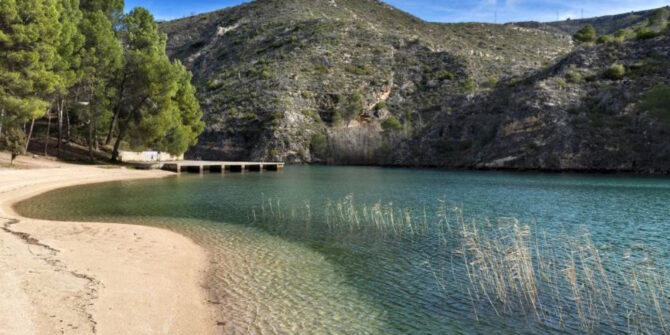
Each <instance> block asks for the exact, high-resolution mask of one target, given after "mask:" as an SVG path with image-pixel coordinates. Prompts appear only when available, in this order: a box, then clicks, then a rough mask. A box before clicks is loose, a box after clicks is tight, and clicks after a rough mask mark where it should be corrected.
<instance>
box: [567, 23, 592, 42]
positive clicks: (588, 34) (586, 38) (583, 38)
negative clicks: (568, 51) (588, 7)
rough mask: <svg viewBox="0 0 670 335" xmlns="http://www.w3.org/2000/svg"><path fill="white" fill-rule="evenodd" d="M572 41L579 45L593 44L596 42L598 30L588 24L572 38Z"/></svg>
mask: <svg viewBox="0 0 670 335" xmlns="http://www.w3.org/2000/svg"><path fill="white" fill-rule="evenodd" d="M572 39H573V40H575V42H578V43H593V42H595V40H596V28H593V26H592V25H590V24H587V25H585V26H584V27H583V28H582V29H580V30H579V31H577V33H575V34H574V35H573V36H572Z"/></svg>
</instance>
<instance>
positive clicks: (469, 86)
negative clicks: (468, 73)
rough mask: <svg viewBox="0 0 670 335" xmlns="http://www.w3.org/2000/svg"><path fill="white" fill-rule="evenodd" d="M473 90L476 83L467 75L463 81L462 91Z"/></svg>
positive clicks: (471, 91)
mask: <svg viewBox="0 0 670 335" xmlns="http://www.w3.org/2000/svg"><path fill="white" fill-rule="evenodd" d="M475 90H477V83H475V80H474V79H472V77H468V79H466V80H465V82H464V83H463V91H465V93H474V92H475Z"/></svg>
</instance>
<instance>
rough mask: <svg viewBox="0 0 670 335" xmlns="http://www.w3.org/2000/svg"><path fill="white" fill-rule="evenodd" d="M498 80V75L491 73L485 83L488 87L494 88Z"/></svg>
mask: <svg viewBox="0 0 670 335" xmlns="http://www.w3.org/2000/svg"><path fill="white" fill-rule="evenodd" d="M499 81H500V79H498V76H496V75H491V76H490V77H489V80H488V81H487V82H486V84H487V85H488V87H490V88H494V87H496V85H498V82H499Z"/></svg>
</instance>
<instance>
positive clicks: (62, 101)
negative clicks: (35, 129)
mask: <svg viewBox="0 0 670 335" xmlns="http://www.w3.org/2000/svg"><path fill="white" fill-rule="evenodd" d="M57 104H58V158H60V157H61V146H62V144H63V109H65V98H61V99H60V101H59V102H57Z"/></svg>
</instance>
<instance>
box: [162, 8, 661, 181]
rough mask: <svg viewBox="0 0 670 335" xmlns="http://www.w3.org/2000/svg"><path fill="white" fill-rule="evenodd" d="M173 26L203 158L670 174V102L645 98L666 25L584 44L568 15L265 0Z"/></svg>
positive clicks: (657, 76)
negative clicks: (442, 14) (471, 16)
mask: <svg viewBox="0 0 670 335" xmlns="http://www.w3.org/2000/svg"><path fill="white" fill-rule="evenodd" d="M644 20H646V21H644ZM644 20H643V21H644V22H643V21H640V22H637V21H636V23H635V25H639V26H640V27H641V26H643V25H647V24H649V23H648V22H649V21H650V20H649V19H644ZM663 20H665V18H664V19H663ZM608 22H609V21H608ZM161 28H162V29H163V31H165V32H166V33H167V34H168V37H169V40H168V41H169V42H168V49H169V50H168V51H169V53H170V54H171V55H172V56H173V57H174V58H178V59H181V60H182V61H183V62H184V64H186V66H188V67H189V68H190V69H191V70H192V71H193V72H194V80H195V81H196V84H197V86H198V88H199V96H200V101H201V104H202V106H203V109H204V110H205V121H206V123H207V129H206V131H205V133H204V134H203V135H202V136H201V138H200V143H199V145H198V146H197V147H196V148H194V149H193V150H192V151H191V152H190V153H189V154H190V155H191V156H193V157H201V158H203V159H256V160H262V159H264V160H272V159H282V160H286V161H289V162H296V163H299V162H306V163H314V162H330V163H342V164H377V165H401V166H445V167H464V168H513V169H550V170H567V169H569V170H582V169H587V170H594V169H597V170H635V171H640V172H664V171H668V170H670V151H669V149H668V148H666V147H667V146H666V147H664V146H663V143H664V141H665V142H667V141H668V140H670V136H668V133H667V131H666V127H665V123H664V122H663V121H662V120H663V116H664V115H663V111H664V109H663V108H660V109H659V108H655V107H654V106H655V105H653V104H652V103H651V102H653V101H651V102H650V103H642V101H643V100H645V101H646V100H654V99H651V98H649V96H652V95H653V94H652V93H654V92H656V91H658V90H662V89H664V86H662V85H660V84H661V83H668V81H669V79H670V75H669V73H668V72H667V71H668V70H667V69H668V66H667V65H668V64H667V59H668V56H669V55H668V52H669V50H668V46H669V45H670V43H669V41H668V36H667V34H665V33H656V31H655V33H654V34H653V36H651V35H650V36H647V37H645V39H639V40H638V39H637V38H635V37H634V36H633V35H634V34H635V31H634V29H636V28H637V27H632V26H631V28H630V35H631V36H629V37H628V39H627V40H626V41H624V42H621V43H614V42H612V43H603V44H599V45H592V46H576V45H574V44H573V42H572V39H571V35H570V34H569V32H570V31H571V30H570V29H568V28H565V27H561V26H558V25H555V24H529V23H526V24H518V25H487V24H436V23H428V22H424V21H421V20H419V19H417V18H415V17H413V16H411V15H409V14H406V13H404V12H402V11H399V10H397V9H395V8H393V7H390V6H388V5H386V4H384V3H382V2H380V1H376V0H281V1H280V0H258V1H255V2H252V3H249V4H246V5H242V6H238V7H233V8H229V9H226V10H222V11H219V12H214V13H209V14H205V15H200V16H195V17H191V18H186V19H182V20H177V21H172V22H167V23H165V24H163V25H162V27H161ZM597 29H604V28H600V26H598V27H597ZM608 29H609V28H608ZM617 29H621V28H620V27H619V26H618V25H617ZM656 30H657V31H660V30H661V28H658V29H656ZM602 31H606V32H609V31H610V30H602ZM613 65H617V69H616V70H618V69H619V68H618V65H621V67H623V70H624V72H625V73H624V75H623V76H615V75H612V73H610V72H612V71H614V70H612V69H611V67H613ZM657 95H658V94H657ZM643 107H644V108H643ZM652 107H654V108H652ZM645 108H646V110H645ZM651 110H654V112H651ZM669 121H670V120H669Z"/></svg>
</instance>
